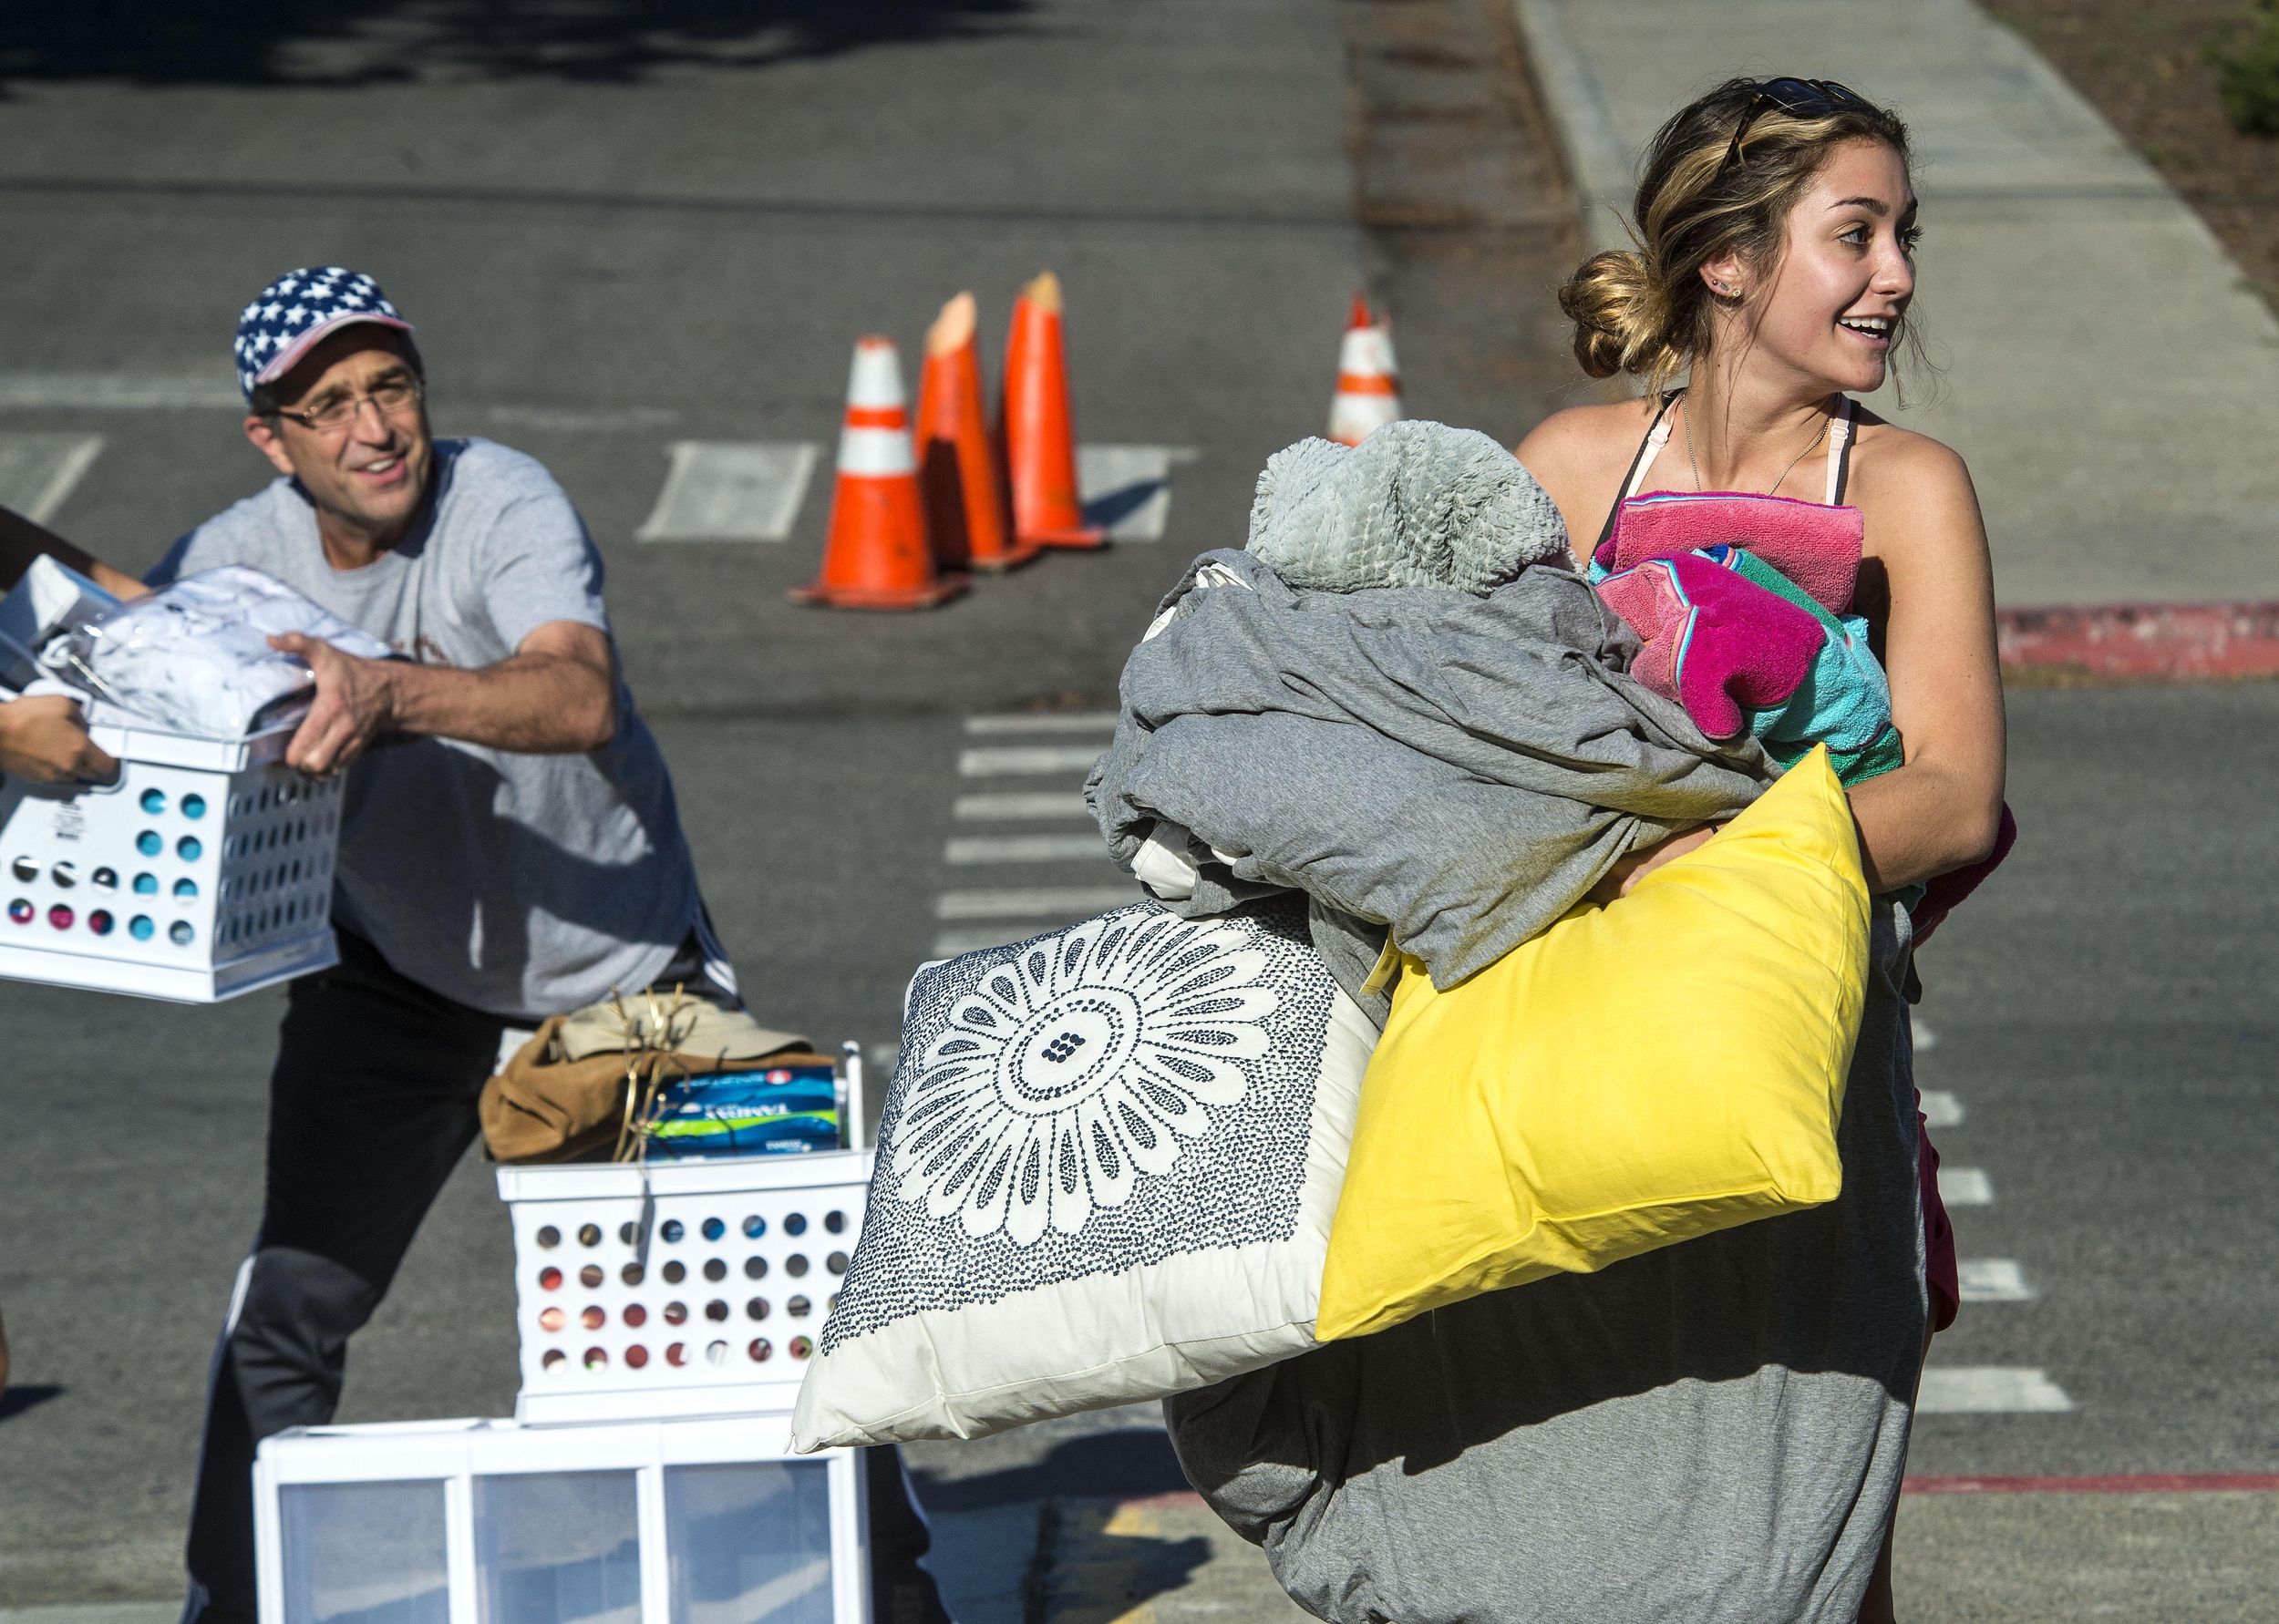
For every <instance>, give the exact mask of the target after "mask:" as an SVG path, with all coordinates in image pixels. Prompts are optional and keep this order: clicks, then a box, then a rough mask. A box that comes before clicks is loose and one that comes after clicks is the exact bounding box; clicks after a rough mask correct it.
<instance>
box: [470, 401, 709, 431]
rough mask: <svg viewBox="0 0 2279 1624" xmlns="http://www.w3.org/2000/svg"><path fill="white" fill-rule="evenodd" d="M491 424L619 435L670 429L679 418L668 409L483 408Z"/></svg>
mask: <svg viewBox="0 0 2279 1624" xmlns="http://www.w3.org/2000/svg"><path fill="white" fill-rule="evenodd" d="M486 410H487V413H488V415H489V416H490V420H491V421H492V422H493V423H496V424H500V425H501V426H503V427H508V428H536V429H541V430H544V431H546V432H548V433H552V434H623V433H624V432H625V431H626V430H628V429H631V430H634V431H635V432H638V431H639V430H641V429H645V428H670V427H672V426H673V425H674V424H675V423H678V422H679V421H680V420H681V415H680V414H679V413H678V412H676V411H675V410H674V409H673V408H672V407H670V406H596V407H593V408H592V409H591V410H589V409H587V408H586V407H583V406H516V405H512V404H508V405H503V406H490V407H488V408H486Z"/></svg>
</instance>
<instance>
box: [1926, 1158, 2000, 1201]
mask: <svg viewBox="0 0 2279 1624" xmlns="http://www.w3.org/2000/svg"><path fill="white" fill-rule="evenodd" d="M1939 1199H1940V1200H1942V1201H1944V1202H1945V1203H1946V1204H1947V1205H1948V1206H1949V1207H1991V1206H1993V1205H1994V1180H1993V1179H1991V1178H1989V1177H1986V1170H1985V1168H1984V1167H1941V1168H1940V1169H1939Z"/></svg>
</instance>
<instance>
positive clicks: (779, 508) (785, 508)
mask: <svg viewBox="0 0 2279 1624" xmlns="http://www.w3.org/2000/svg"><path fill="white" fill-rule="evenodd" d="M818 451H819V447H816V446H815V445H813V444H811V443H809V442H805V441H800V442H784V443H775V442H768V441H735V440H675V441H674V442H673V444H672V445H671V446H669V447H666V454H667V455H668V456H669V457H671V459H672V461H671V466H670V468H668V470H667V471H666V473H665V488H663V489H662V490H660V491H658V492H657V499H656V506H655V507H654V508H652V509H649V517H648V518H647V519H644V520H642V523H641V528H640V529H637V530H635V531H634V540H639V541H780V540H783V539H784V538H785V537H786V536H789V534H790V533H791V524H792V521H793V520H794V519H798V518H799V503H800V501H801V500H802V499H804V498H805V497H806V495H807V484H808V479H809V478H810V476H811V475H812V474H813V473H814V471H815V458H816V456H817V454H818Z"/></svg>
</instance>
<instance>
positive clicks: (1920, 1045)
mask: <svg viewBox="0 0 2279 1624" xmlns="http://www.w3.org/2000/svg"><path fill="white" fill-rule="evenodd" d="M1913 1031H1914V1037H1915V1052H1916V1053H1917V1054H1928V1053H1930V1051H1932V1050H1934V1049H1935V1048H1937V1047H1938V1046H1939V1034H1938V1033H1935V1032H1934V1031H1932V1030H1931V1029H1930V1028H1929V1027H1928V1026H1925V1025H1924V1024H1923V1023H1922V1022H1920V1021H1917V1022H1915V1023H1914V1025H1913Z"/></svg>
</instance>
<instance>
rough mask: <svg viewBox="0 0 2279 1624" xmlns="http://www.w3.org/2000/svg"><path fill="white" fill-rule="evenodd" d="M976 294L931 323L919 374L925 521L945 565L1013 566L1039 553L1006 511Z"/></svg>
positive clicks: (959, 300) (960, 567)
mask: <svg viewBox="0 0 2279 1624" xmlns="http://www.w3.org/2000/svg"><path fill="white" fill-rule="evenodd" d="M918 481H919V484H920V485H921V486H923V488H924V490H925V493H926V529H927V530H928V531H929V532H930V533H931V534H932V535H933V557H934V561H935V563H937V564H938V565H940V566H941V567H942V568H943V569H944V570H963V569H965V568H967V567H968V566H971V567H972V568H974V569H975V570H1010V569H1012V568H1013V567H1014V566H1015V565H1016V564H1026V563H1027V562H1028V561H1029V560H1031V559H1033V558H1035V557H1036V554H1037V547H1036V543H1035V542H1026V543H1023V542H1016V540H1014V539H1013V535H1012V526H1011V524H1010V523H1009V522H1008V520H1007V519H1006V516H1005V484H1004V480H1003V478H1002V474H1001V470H1000V469H999V468H998V467H997V454H996V451H995V447H992V446H991V445H990V443H989V425H988V423H987V422H986V421H985V419H984V417H983V416H982V405H981V360H980V357H979V356H978V355H975V350H974V296H973V294H971V293H960V294H959V295H958V296H957V297H956V298H954V299H953V300H951V301H950V302H949V303H947V304H944V306H943V307H942V313H941V314H940V315H938V316H936V317H935V318H934V322H933V326H931V327H929V328H927V329H926V368H925V371H924V372H923V373H921V374H920V375H919V377H918Z"/></svg>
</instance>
